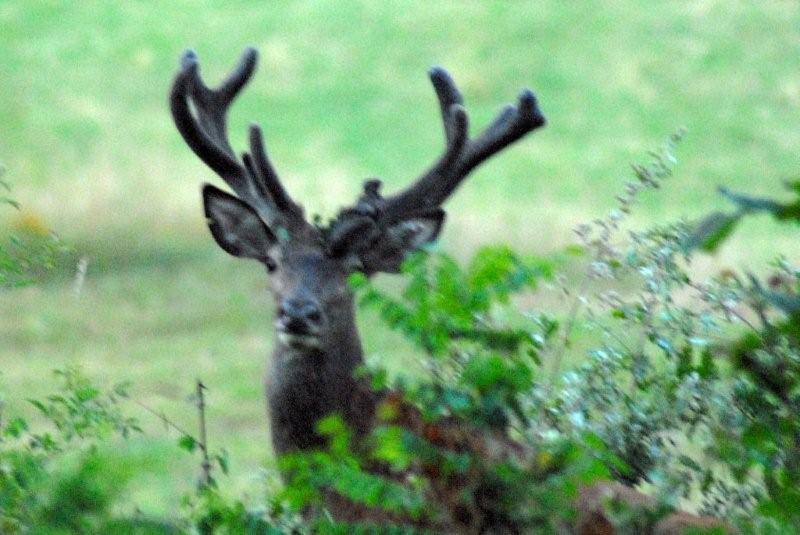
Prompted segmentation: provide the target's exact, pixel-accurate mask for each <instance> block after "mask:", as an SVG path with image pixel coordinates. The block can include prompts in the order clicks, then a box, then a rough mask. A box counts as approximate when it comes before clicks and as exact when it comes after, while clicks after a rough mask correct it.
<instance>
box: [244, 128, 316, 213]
mask: <svg viewBox="0 0 800 535" xmlns="http://www.w3.org/2000/svg"><path fill="white" fill-rule="evenodd" d="M250 152H251V153H252V154H253V160H254V161H255V164H256V175H257V176H258V178H259V182H260V183H261V185H263V187H264V188H266V192H267V194H268V195H269V196H270V197H271V198H272V200H273V202H274V203H275V205H276V206H277V207H278V209H279V210H281V211H285V212H291V213H293V214H296V215H299V216H300V217H301V218H302V213H303V209H302V208H301V207H300V205H298V204H297V203H295V202H294V201H292V199H291V197H289V194H288V193H286V189H285V188H284V187H283V184H281V181H280V179H279V178H278V174H277V173H276V172H275V168H274V167H273V166H272V163H271V162H270V161H269V158H268V157H267V152H266V149H265V148H264V138H263V135H262V133H261V128H259V126H258V125H256V124H251V125H250Z"/></svg>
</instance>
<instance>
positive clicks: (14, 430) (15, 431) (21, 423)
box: [4, 416, 28, 438]
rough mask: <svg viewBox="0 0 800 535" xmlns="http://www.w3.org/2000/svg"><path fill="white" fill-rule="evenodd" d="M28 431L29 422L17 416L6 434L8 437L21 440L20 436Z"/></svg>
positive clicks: (12, 420)
mask: <svg viewBox="0 0 800 535" xmlns="http://www.w3.org/2000/svg"><path fill="white" fill-rule="evenodd" d="M27 430H28V422H26V421H25V420H24V419H22V418H20V417H19V416H17V417H16V418H12V419H11V421H9V422H8V424H7V425H6V429H5V431H4V433H5V434H6V435H7V436H10V437H13V438H19V436H20V435H21V434H22V433H24V432H25V431H27Z"/></svg>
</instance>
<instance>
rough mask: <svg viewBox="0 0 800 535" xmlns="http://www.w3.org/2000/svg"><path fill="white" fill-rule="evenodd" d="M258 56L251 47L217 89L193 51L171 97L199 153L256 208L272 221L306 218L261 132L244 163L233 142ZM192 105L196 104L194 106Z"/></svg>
mask: <svg viewBox="0 0 800 535" xmlns="http://www.w3.org/2000/svg"><path fill="white" fill-rule="evenodd" d="M257 60H258V53H257V52H256V50H255V49H253V48H248V49H246V50H245V52H244V53H243V54H242V58H241V60H240V61H239V63H238V65H237V66H236V68H234V70H233V71H232V72H231V74H230V75H228V77H227V78H225V80H223V81H222V83H221V84H220V85H219V86H218V87H217V88H216V89H212V88H209V87H208V86H206V84H205V83H204V82H203V80H202V78H201V77H200V72H199V63H198V59H197V55H196V54H195V53H194V51H192V50H188V51H186V52H185V53H184V55H183V57H182V58H181V70H180V72H179V73H178V75H177V77H176V78H175V82H174V83H173V86H172V92H171V94H170V108H171V110H172V116H173V118H174V120H175V125H176V126H177V128H178V131H179V132H180V133H181V135H182V136H183V139H184V140H185V141H186V143H187V144H188V145H189V147H190V148H191V149H192V151H194V153H195V154H196V155H197V156H198V157H199V158H200V159H201V160H202V161H203V162H205V164H206V165H208V166H209V167H210V168H211V169H212V170H213V171H214V172H216V173H217V174H218V175H219V176H220V177H222V179H223V180H225V182H226V183H227V184H228V185H229V186H230V187H231V188H232V189H233V190H234V192H236V194H237V195H238V196H239V197H240V198H241V199H242V200H243V201H245V202H246V203H248V204H249V205H250V206H252V207H253V208H254V209H255V210H256V211H257V212H258V213H259V215H260V216H261V217H262V219H264V221H266V222H267V223H274V222H276V221H277V220H278V219H281V218H282V216H289V217H291V216H296V215H298V214H300V215H302V211H301V209H300V207H299V206H298V205H297V204H295V203H294V202H292V200H291V199H290V198H289V196H288V194H287V193H286V190H284V188H283V186H281V184H280V180H279V178H278V175H277V173H276V172H275V170H274V168H273V166H272V164H271V163H270V161H269V159H268V158H267V155H266V152H265V151H264V144H263V141H262V140H261V131H260V129H259V128H258V127H257V126H255V125H253V126H251V128H250V150H251V152H252V156H251V155H250V154H247V153H244V154H242V160H241V162H240V161H239V160H238V159H237V158H236V155H235V153H234V151H233V149H232V148H231V145H230V142H229V141H228V133H227V113H228V108H229V107H230V105H231V103H232V102H233V101H234V100H235V99H236V97H237V96H238V95H239V93H240V92H241V90H242V88H243V87H244V86H245V85H246V84H247V82H249V81H250V78H251V77H252V75H253V73H254V72H255V68H256V63H257ZM190 102H191V106H190Z"/></svg>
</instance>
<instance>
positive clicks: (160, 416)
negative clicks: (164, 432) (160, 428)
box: [129, 398, 199, 442]
mask: <svg viewBox="0 0 800 535" xmlns="http://www.w3.org/2000/svg"><path fill="white" fill-rule="evenodd" d="M129 399H130V401H132V402H133V403H134V404H136V405H138V406H139V407H141V408H142V409H144V410H145V411H147V412H149V413H150V414H152V415H153V416H155V417H156V418H158V419H159V420H161V421H162V422H163V423H164V425H166V426H167V427H171V428H172V429H174V430H175V431H177V432H178V433H180V434H181V435H186V436H189V437H192V439H194V441H195V442H199V441H198V440H197V438H196V437H195V436H194V435H192V434H191V433H189V432H188V431H186V430H185V429H184V428H182V427H181V426H179V425H178V424H176V423H175V422H173V421H172V420H170V419H169V418H167V416H166V415H165V414H164V413H163V412H158V411H157V410H155V409H153V408H151V407H149V406H148V405H145V404H144V403H142V402H141V401H139V400H138V399H133V398H129Z"/></svg>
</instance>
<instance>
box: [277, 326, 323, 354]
mask: <svg viewBox="0 0 800 535" xmlns="http://www.w3.org/2000/svg"><path fill="white" fill-rule="evenodd" d="M276 332H277V334H278V341H280V342H281V343H282V344H283V345H285V346H288V347H291V348H294V349H320V348H321V347H322V338H321V337H320V335H319V334H318V333H314V332H308V331H306V332H300V331H296V330H291V329H288V328H286V327H285V326H283V325H280V324H278V325H276Z"/></svg>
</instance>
